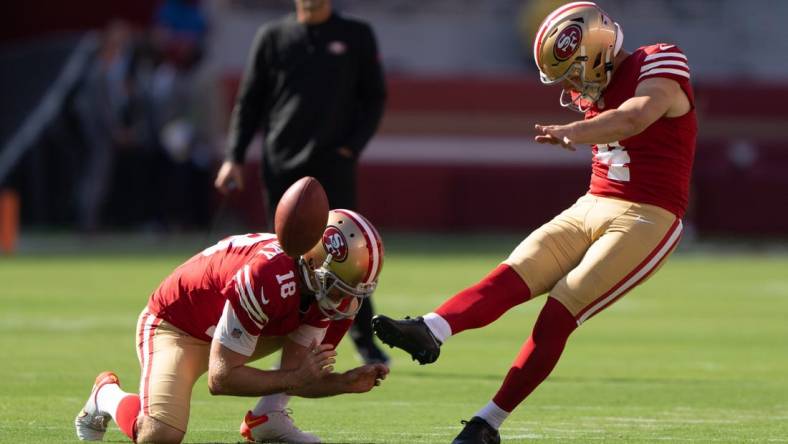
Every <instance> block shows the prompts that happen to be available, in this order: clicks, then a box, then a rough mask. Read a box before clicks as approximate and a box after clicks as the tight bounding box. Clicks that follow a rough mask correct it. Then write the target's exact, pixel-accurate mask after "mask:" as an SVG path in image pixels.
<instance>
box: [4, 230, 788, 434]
mask: <svg viewBox="0 0 788 444" xmlns="http://www.w3.org/2000/svg"><path fill="white" fill-rule="evenodd" d="M387 241H388V243H387V248H388V251H387V254H388V256H387V259H386V264H385V267H384V271H383V275H382V281H381V284H380V287H379V290H378V292H377V293H376V299H375V303H376V306H377V309H378V311H379V312H381V313H386V314H388V315H392V316H402V315H406V314H410V315H417V314H421V313H423V312H425V311H429V310H431V309H432V308H434V307H435V306H436V305H437V304H439V303H440V302H441V301H443V300H444V299H445V298H446V297H447V296H449V295H451V294H453V293H454V292H455V291H457V290H460V289H462V288H463V287H465V286H467V285H469V284H471V283H473V282H475V281H476V280H477V279H479V278H480V277H482V276H483V275H484V274H485V273H486V272H487V271H488V270H489V269H491V268H492V267H494V266H495V265H496V264H497V263H498V262H499V261H500V260H501V259H503V257H504V256H505V255H506V254H507V253H508V251H509V250H510V249H511V248H513V247H514V245H515V244H516V242H517V241H518V239H515V238H485V237H474V238H471V239H459V238H448V237H439V238H432V237H420V238H416V239H413V238H398V237H394V236H392V237H391V238H390V239H387ZM107 250H109V251H112V249H111V248H110V249H107ZM176 250H177V249H176ZM196 250H197V248H194V249H191V248H189V249H184V250H182V251H172V249H167V250H165V251H164V252H163V253H157V252H156V250H153V251H148V252H145V251H139V250H138V251H134V252H130V253H128V254H124V253H118V252H117V251H115V252H106V251H105V252H102V251H101V249H100V248H99V249H96V248H92V251H94V252H84V251H83V252H81V253H79V254H63V253H61V254H56V255H45V254H40V253H37V254H28V255H24V254H23V255H20V256H17V257H14V258H0V350H2V352H3V353H2V359H3V363H2V365H0V381H1V382H0V442H14V443H21V442H48V443H52V442H74V441H76V437H75V434H74V428H73V418H74V415H75V414H76V413H77V411H78V410H79V409H80V407H81V406H82V404H83V402H84V401H85V398H86V396H87V394H88V391H89V389H90V385H91V384H92V381H93V378H94V377H95V375H96V374H97V373H98V372H99V371H101V370H104V369H113V370H115V371H116V372H117V373H118V374H119V376H120V378H121V381H122V382H123V383H124V386H125V388H126V389H128V390H132V391H136V385H137V382H138V377H139V369H138V364H137V360H136V356H135V352H134V348H133V347H134V346H133V333H134V324H135V321H136V318H137V315H138V313H139V311H140V310H141V308H142V307H143V305H144V304H145V301H146V298H147V295H148V294H149V293H150V292H151V290H152V289H153V288H154V287H155V286H156V285H157V284H158V283H159V281H160V280H161V279H162V278H163V277H164V276H166V275H167V273H169V272H170V270H171V269H172V268H174V267H175V266H176V265H178V264H179V263H181V262H182V261H183V260H185V259H186V258H187V257H188V256H189V255H190V254H192V253H193V252H194V251H196ZM786 270H788V256H785V255H771V256H758V255H748V254H730V253H728V254H724V255H711V254H686V253H685V254H680V253H679V254H676V255H674V257H673V258H671V260H670V261H669V262H668V264H667V265H666V266H665V267H664V268H663V269H662V270H661V271H660V272H659V273H658V274H657V275H656V276H655V277H654V278H652V279H651V280H650V281H648V282H647V283H646V284H644V285H643V286H641V287H640V288H638V289H636V290H635V291H634V292H632V293H630V294H629V295H627V296H625V297H624V298H623V299H622V300H621V301H619V302H618V303H616V304H615V305H614V306H613V307H612V308H610V309H608V310H606V311H605V312H603V313H602V314H600V315H598V316H597V317H595V318H593V319H592V320H590V321H589V322H588V323H587V324H585V325H584V326H583V327H582V328H580V329H579V330H578V331H577V332H576V333H575V334H574V335H573V337H572V338H571V339H570V342H569V344H568V346H567V350H566V352H565V354H564V356H563V358H562V360H561V362H559V364H558V367H557V368H556V370H555V371H554V372H553V375H552V376H551V377H550V378H549V379H548V380H547V382H545V383H544V384H543V385H542V386H541V387H540V388H539V389H538V390H537V391H536V392H535V393H534V394H533V396H532V397H531V398H529V399H528V400H527V401H526V402H525V403H524V404H523V405H522V406H521V407H520V408H519V409H518V410H516V411H515V413H514V414H513V415H512V416H511V417H510V418H509V420H508V421H507V422H506V423H505V424H504V427H503V429H502V437H503V440H504V442H589V441H597V442H613V441H626V442H663V441H672V442H747V441H750V442H788V377H787V376H786V375H788V341H786V339H787V338H788V321H786V313H788V273H786ZM542 304H543V298H542V299H538V300H536V301H531V302H530V303H527V304H525V305H523V306H520V307H517V308H515V309H513V310H511V311H510V312H509V313H507V314H506V315H505V316H504V317H503V318H501V319H500V320H499V321H498V322H496V323H495V324H493V325H491V326H489V327H487V328H486V329H483V330H477V331H470V332H465V333H463V334H462V335H460V336H457V337H455V338H452V339H451V340H450V341H449V342H448V343H447V344H446V345H445V346H444V347H443V351H442V356H441V358H440V359H439V361H438V362H437V363H436V364H433V365H431V366H426V367H420V366H418V365H416V364H415V363H413V362H410V360H409V359H408V357H407V356H406V355H405V354H404V353H402V352H400V351H397V350H392V351H391V354H392V356H393V358H394V365H393V368H392V373H391V375H390V377H389V379H388V380H386V381H385V382H384V384H383V386H382V387H379V388H378V389H376V390H374V391H373V392H371V393H368V394H364V395H346V396H340V397H336V398H326V399H317V400H310V399H299V398H295V399H294V400H293V401H292V402H291V407H292V408H293V409H294V411H295V414H294V417H295V419H296V422H297V424H299V425H300V426H301V427H303V428H304V429H306V430H309V431H313V432H315V433H317V434H319V435H320V436H321V437H322V438H323V439H324V440H325V441H326V442H354V443H358V442H375V443H384V442H386V443H388V442H408V443H410V442H449V441H450V440H451V439H452V438H453V437H454V435H455V434H456V433H457V432H458V431H459V430H460V428H461V426H460V424H459V419H461V418H469V417H470V416H471V415H472V414H473V413H474V412H475V411H476V410H477V409H478V408H479V407H481V406H482V405H484V404H485V403H486V402H487V401H488V400H489V399H490V397H491V396H492V395H493V394H494V393H495V391H496V390H497V388H498V386H499V384H500V381H501V380H502V378H503V375H504V374H505V372H506V370H507V369H508V367H509V364H510V362H511V361H512V359H513V357H514V356H515V354H516V353H517V351H518V350H519V348H520V345H521V343H522V342H523V340H524V339H525V338H526V337H527V336H528V334H529V332H530V329H531V326H532V324H533V321H534V319H535V316H536V313H537V312H538V310H539V309H540V307H541V306H542ZM339 354H340V357H339V363H338V368H339V369H343V370H344V369H348V368H350V367H352V366H354V365H356V362H357V361H356V357H355V354H354V351H353V348H352V346H351V344H350V342H349V341H347V340H345V341H344V342H343V343H342V345H341V346H340V350H339ZM271 362H272V361H271V360H270V359H269V360H267V361H262V362H261V365H263V366H268V365H270V364H271ZM253 402H254V400H253V399H243V398H232V397H211V396H210V395H209V394H208V390H207V388H206V384H205V379H204V378H203V379H201V380H200V381H198V383H197V386H196V387H195V390H194V396H193V402H192V412H191V422H190V424H189V433H188V434H187V435H186V442H190V443H196V442H238V441H239V439H240V436H239V435H238V432H237V430H238V424H239V423H240V420H241V418H242V417H243V414H244V413H245V411H246V410H247V409H248V408H250V406H251V405H252V404H253ZM105 440H106V441H115V442H117V441H127V440H126V439H125V437H124V436H123V435H122V434H121V433H120V432H119V431H118V429H117V427H116V426H114V425H112V426H111V428H110V431H109V432H108V433H107V435H106V437H105Z"/></svg>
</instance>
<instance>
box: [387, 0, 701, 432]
mask: <svg viewBox="0 0 788 444" xmlns="http://www.w3.org/2000/svg"><path fill="white" fill-rule="evenodd" d="M622 41H623V33H622V31H621V28H620V27H619V25H618V24H617V23H615V22H613V21H612V20H611V19H610V18H609V17H608V16H607V14H605V12H604V11H602V10H601V9H600V8H599V7H597V5H596V4H594V3H591V2H575V3H569V4H566V5H563V6H561V7H560V8H558V9H556V10H555V11H553V12H552V13H551V14H550V15H548V16H547V18H546V19H545V20H544V21H543V22H542V24H541V26H540V28H539V30H538V33H537V35H536V40H535V42H534V58H535V60H536V64H537V66H538V67H539V71H540V77H541V80H542V83H544V84H547V85H554V84H561V85H562V86H563V91H562V93H561V105H563V106H566V107H571V108H573V109H575V110H577V111H580V112H582V113H584V114H585V119H584V120H579V121H576V122H573V123H570V124H568V125H536V130H537V135H536V137H535V140H536V141H537V142H539V143H550V144H554V145H558V146H560V147H563V148H566V149H569V150H574V149H575V146H577V145H580V144H590V145H592V150H593V165H592V175H591V186H590V189H589V191H588V193H587V194H586V195H584V196H582V197H580V198H579V199H578V200H577V202H575V203H574V204H573V205H572V206H571V207H570V208H568V209H567V210H565V211H564V212H563V213H561V214H559V215H558V216H556V217H555V218H554V219H553V220H551V221H550V222H548V223H546V224H545V225H543V226H542V227H541V228H539V229H537V230H536V231H534V232H533V233H531V234H530V235H529V236H528V237H527V238H526V239H525V240H523V241H522V243H521V244H520V245H519V246H517V248H515V249H514V251H513V252H512V253H511V254H510V256H509V257H508V258H507V259H506V260H505V261H504V262H503V263H502V264H501V265H499V266H498V267H497V268H496V269H494V270H493V271H492V272H491V273H490V274H489V275H487V276H486V277H485V278H484V279H482V281H481V282H479V283H477V284H476V285H474V286H472V287H470V288H467V289H465V290H463V291H461V292H460V293H458V294H457V295H455V296H454V297H452V298H450V299H448V300H447V301H446V302H444V303H443V304H442V305H441V306H440V307H438V308H437V309H435V311H434V312H432V313H428V314H426V315H425V316H423V317H418V318H416V319H408V318H406V319H404V320H393V319H390V318H387V317H385V316H379V317H377V318H376V319H375V320H374V321H373V328H374V329H375V331H376V334H377V335H378V336H379V337H380V339H381V340H382V341H383V342H385V343H387V344H389V345H391V346H395V347H399V348H401V349H403V350H405V351H407V352H408V353H410V354H411V355H412V357H413V358H414V359H416V360H418V361H419V362H420V363H421V364H427V363H430V362H433V361H435V360H436V359H437V358H438V355H439V353H440V346H441V345H442V344H443V343H444V342H446V340H447V339H449V337H450V336H452V335H456V334H457V333H460V332H462V331H465V330H468V329H472V328H480V327H483V326H485V325H487V324H490V323H491V322H493V321H495V320H496V319H498V318H499V317H500V316H501V315H502V314H503V313H504V312H506V311H507V310H509V309H510V308H512V307H514V306H515V305H518V304H521V303H523V302H525V301H528V300H530V299H532V298H534V297H536V296H539V295H541V294H544V293H548V295H549V297H548V298H547V302H546V303H545V305H544V307H543V308H542V310H541V312H540V313H539V316H538V318H537V320H536V323H535V325H534V327H533V331H532V333H531V336H530V337H529V338H528V339H527V340H526V341H525V343H524V344H523V346H522V349H521V350H520V353H519V354H518V355H517V357H516V358H515V360H514V363H513V364H512V367H511V369H510V370H509V372H508V374H507V375H506V378H505V379H504V381H503V384H502V385H501V387H500V389H499V390H498V392H497V393H496V394H495V396H494V397H493V398H492V400H491V401H490V402H489V403H488V404H487V405H486V406H484V407H483V408H482V409H481V410H479V411H478V412H477V413H476V414H475V416H473V418H471V420H470V421H467V422H465V421H464V424H465V427H464V429H463V430H462V432H461V433H460V434H459V435H458V436H457V438H456V439H455V440H454V443H456V444H460V443H498V442H500V435H499V433H498V429H499V427H500V426H501V423H502V422H503V421H504V420H505V419H506V417H507V416H509V414H510V413H511V412H512V410H514V409H515V407H517V405H518V404H520V403H521V402H522V401H523V400H524V399H525V398H526V397H527V396H528V395H529V394H531V392H532V391H533V390H534V389H535V388H536V387H537V386H538V385H539V384H540V383H541V382H542V381H543V380H544V379H545V378H546V377H547V376H548V375H549V374H550V372H551V371H552V369H553V367H554V366H555V365H556V363H557V362H558V358H559V357H560V356H561V352H562V351H563V349H564V344H565V343H566V341H567V338H569V335H570V334H571V333H572V331H574V330H575V329H576V328H577V327H578V326H579V325H581V324H582V323H583V322H585V321H587V320H588V319H589V318H591V317H592V316H594V315H596V314H598V313H599V312H600V311H602V310H604V309H605V308H607V307H608V306H610V305H611V304H612V303H613V302H615V301H616V300H617V299H619V298H620V297H622V296H623V295H624V294H626V293H627V292H628V291H629V290H631V289H632V288H634V287H635V286H637V285H638V284H640V283H642V282H643V281H644V280H646V279H647V278H648V277H649V276H651V275H652V274H654V272H655V271H656V270H657V269H658V268H659V267H660V265H662V263H663V262H664V261H665V259H666V258H667V257H668V256H669V255H670V254H671V252H672V251H673V250H674V249H675V248H676V244H677V243H678V241H679V237H680V236H681V231H682V225H681V217H682V216H683V214H684V211H685V209H686V206H687V197H688V188H689V179H690V170H691V168H692V161H693V157H694V152H695V135H696V132H697V123H696V119H695V110H694V105H693V93H692V88H691V86H690V83H689V77H690V71H689V67H688V65H687V58H686V56H685V55H684V54H682V52H681V51H680V50H679V49H678V48H677V47H676V46H675V45H673V44H657V45H651V46H644V47H641V48H638V49H637V50H635V51H634V52H632V53H629V52H627V51H624V50H622V49H621V44H622Z"/></svg>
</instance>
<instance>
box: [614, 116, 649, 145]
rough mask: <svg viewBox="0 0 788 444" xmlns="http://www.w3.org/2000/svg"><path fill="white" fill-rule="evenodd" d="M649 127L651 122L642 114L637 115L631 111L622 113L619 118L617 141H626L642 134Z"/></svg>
mask: <svg viewBox="0 0 788 444" xmlns="http://www.w3.org/2000/svg"><path fill="white" fill-rule="evenodd" d="M649 125H651V121H650V120H649V119H648V118H646V116H645V115H643V113H637V112H633V111H627V112H624V113H622V115H621V118H620V120H619V125H618V126H619V132H620V136H619V137H618V139H617V140H621V139H626V138H627V137H632V136H636V135H638V134H640V133H642V132H643V131H644V130H645V129H646V128H648V126H649Z"/></svg>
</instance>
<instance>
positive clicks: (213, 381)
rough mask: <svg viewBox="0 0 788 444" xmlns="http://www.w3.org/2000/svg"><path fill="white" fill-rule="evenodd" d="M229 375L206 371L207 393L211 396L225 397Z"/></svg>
mask: <svg viewBox="0 0 788 444" xmlns="http://www.w3.org/2000/svg"><path fill="white" fill-rule="evenodd" d="M228 380H229V375H228V374H227V373H226V372H222V371H217V370H214V369H209V370H208V392H210V393H211V395H214V396H217V395H227V394H229V393H228V388H227V387H228Z"/></svg>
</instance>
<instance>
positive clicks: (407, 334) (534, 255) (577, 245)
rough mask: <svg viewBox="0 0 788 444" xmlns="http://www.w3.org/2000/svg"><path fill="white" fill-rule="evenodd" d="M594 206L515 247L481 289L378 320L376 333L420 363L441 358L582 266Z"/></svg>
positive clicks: (571, 212) (576, 209)
mask: <svg viewBox="0 0 788 444" xmlns="http://www.w3.org/2000/svg"><path fill="white" fill-rule="evenodd" d="M590 205H591V203H590V202H589V200H588V199H587V198H586V197H583V198H581V199H580V200H578V203H577V204H575V205H573V206H572V207H571V208H569V209H568V210H566V211H564V212H563V213H561V214H560V215H558V216H557V217H556V218H554V219H553V220H552V221H550V222H548V223H547V224H545V225H543V226H542V227H540V228H539V229H537V230H536V231H534V232H533V233H531V235H529V236H528V237H527V238H526V239H525V240H523V242H522V243H520V245H518V246H517V248H515V250H514V251H513V252H512V253H511V255H509V258H507V259H506V261H504V263H503V264H501V265H499V266H498V267H497V268H495V269H494V270H493V271H492V272H491V273H490V274H488V275H487V276H486V277H485V278H484V279H482V280H481V281H480V282H479V283H477V284H476V285H473V286H471V287H469V288H467V289H465V290H463V291H461V292H459V293H458V294H456V295H455V296H453V297H452V298H450V299H448V300H447V301H446V302H444V303H443V304H442V305H441V306H440V307H438V308H437V309H436V310H435V311H434V312H432V313H428V314H426V315H425V316H424V317H419V318H415V319H409V318H406V319H404V320H394V319H391V318H389V317H386V316H382V315H379V316H376V317H375V318H374V319H373V321H372V327H373V330H374V331H375V334H377V335H378V337H379V338H380V339H381V340H382V341H383V342H384V343H385V344H388V345H390V346H392V347H398V348H401V349H403V350H405V351H406V352H408V353H410V354H411V356H412V357H413V359H414V360H417V361H419V363H420V364H428V363H431V362H434V361H435V360H437V359H438V356H439V354H440V346H441V345H442V344H443V343H444V342H445V341H446V340H447V339H448V338H449V337H451V336H452V335H455V334H457V333H460V332H462V331H465V330H469V329H474V328H481V327H484V326H486V325H488V324H490V323H492V322H494V321H495V320H496V319H498V318H500V317H501V316H502V315H503V314H504V313H506V312H507V311H508V310H509V309H511V308H512V307H514V306H516V305H519V304H521V303H523V302H525V301H528V300H529V299H532V298H533V297H535V296H538V295H541V294H543V293H544V292H546V291H547V290H549V289H550V288H552V286H553V285H555V283H556V282H557V281H558V280H559V279H560V278H561V277H562V276H564V275H565V274H566V273H567V272H568V271H569V270H571V269H572V268H573V267H574V266H575V265H577V263H578V262H580V260H581V258H582V257H583V254H584V253H585V251H586V249H587V248H588V245H589V243H590V241H589V239H588V236H587V235H586V233H585V232H584V231H583V229H582V221H583V218H584V216H585V213H586V212H587V211H588V208H589V206H590Z"/></svg>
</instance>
